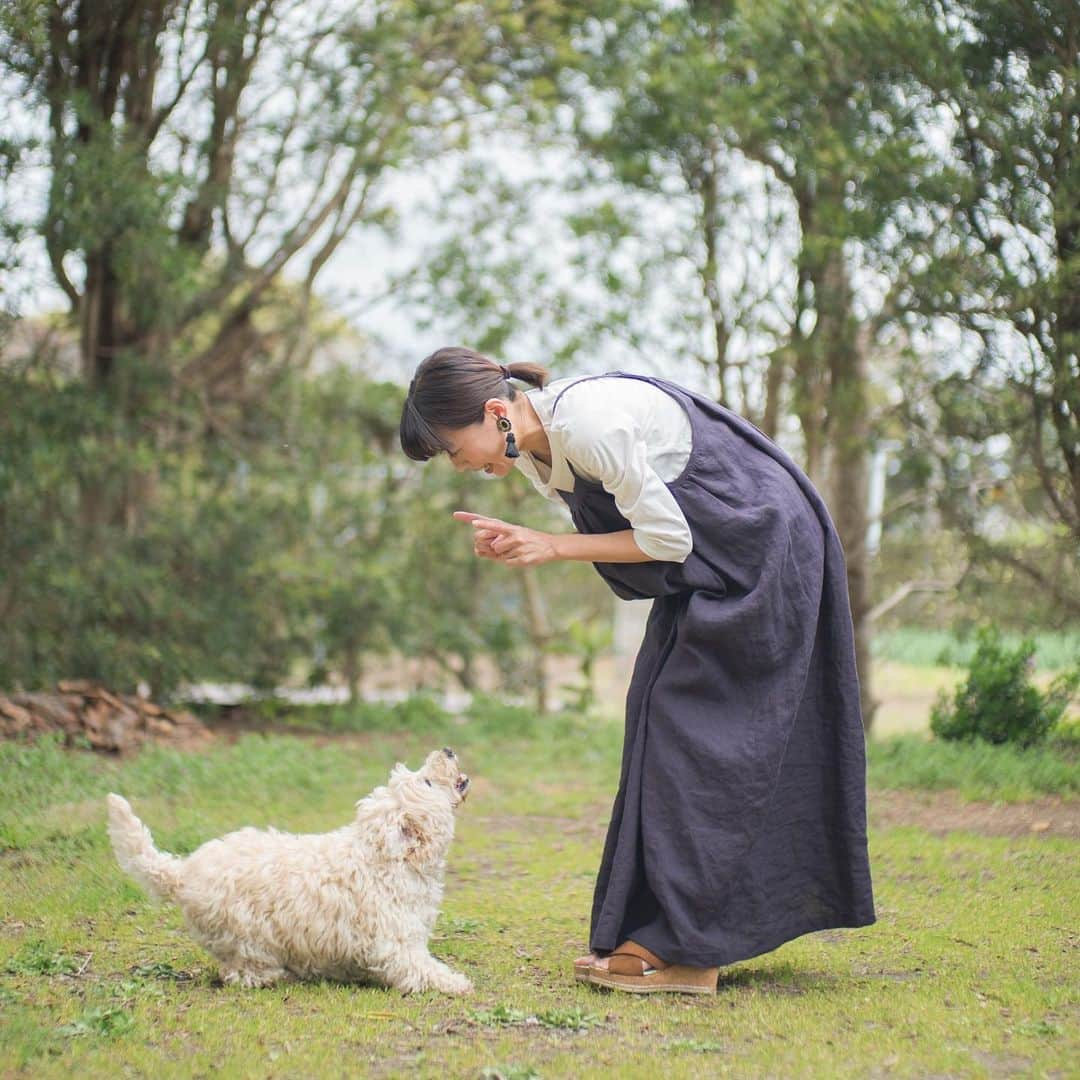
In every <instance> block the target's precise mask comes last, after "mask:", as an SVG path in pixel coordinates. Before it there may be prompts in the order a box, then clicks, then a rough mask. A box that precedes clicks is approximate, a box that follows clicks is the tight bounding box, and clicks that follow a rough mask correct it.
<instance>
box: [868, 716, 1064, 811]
mask: <svg viewBox="0 0 1080 1080" xmlns="http://www.w3.org/2000/svg"><path fill="white" fill-rule="evenodd" d="M1078 765H1080V741H1078V740H1077V739H1076V736H1075V734H1074V735H1072V736H1071V737H1070V736H1068V735H1067V734H1064V733H1059V734H1055V735H1054V736H1052V737H1051V738H1050V739H1049V740H1047V742H1045V743H1043V744H1042V745H1040V746H1028V747H1019V746H1013V745H1010V744H1008V743H1004V744H994V743H988V742H983V741H980V740H976V741H970V742H947V741H944V740H942V739H926V738H924V737H923V736H921V735H903V736H897V737H893V738H888V739H871V740H870V742H869V743H868V745H867V775H868V782H869V784H870V786H871V787H880V788H923V789H927V790H931V791H942V790H946V789H950V790H956V791H959V793H960V794H961V795H962V796H963V797H964V798H966V799H992V800H1001V801H1004V802H1014V801H1018V800H1023V799H1031V798H1035V797H1037V796H1040V795H1060V796H1063V797H1065V798H1072V797H1075V796H1077V795H1080V768H1078Z"/></svg>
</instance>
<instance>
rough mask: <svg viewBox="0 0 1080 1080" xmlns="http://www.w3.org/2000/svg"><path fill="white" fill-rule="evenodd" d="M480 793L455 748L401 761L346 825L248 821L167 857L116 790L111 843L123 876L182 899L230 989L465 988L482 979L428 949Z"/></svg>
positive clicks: (188, 917) (111, 803)
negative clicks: (457, 825) (453, 858)
mask: <svg viewBox="0 0 1080 1080" xmlns="http://www.w3.org/2000/svg"><path fill="white" fill-rule="evenodd" d="M468 790H469V778H468V777H467V776H465V775H464V774H463V773H462V772H461V769H460V768H459V766H458V761H457V757H456V756H455V754H454V751H453V750H451V749H450V748H449V747H446V748H445V749H443V750H436V751H433V752H432V753H431V754H429V755H428V757H427V760H426V761H425V762H424V765H423V766H422V767H421V768H420V769H418V770H417V771H416V772H411V771H410V770H409V769H407V768H406V767H405V766H404V765H402V764H401V763H400V762H399V763H398V764H397V765H395V766H394V769H393V771H392V772H391V774H390V780H389V783H388V784H387V785H386V786H380V787H377V788H376V789H375V790H374V791H373V792H372V793H371V794H370V795H368V796H367V797H366V798H363V799H361V800H360V801H359V802H358V803H357V804H356V818H355V820H354V821H353V822H352V823H351V824H349V825H345V826H344V827H342V828H340V829H336V830H334V831H333V832H329V833H318V834H312V835H301V836H297V835H293V834H291V833H284V832H278V831H277V830H276V829H266V830H262V829H254V828H246V829H240V830H239V831H238V832H233V833H229V834H228V835H227V836H223V837H222V838H221V839H220V840H210V841H208V842H207V843H205V844H203V845H202V847H200V848H199V849H198V850H197V851H194V852H192V854H190V855H189V856H188V857H187V858H183V859H182V858H178V857H177V856H175V855H168V854H165V853H164V852H160V851H158V850H157V849H156V848H155V847H154V842H153V839H152V838H151V836H150V831H149V829H147V828H146V826H145V825H143V823H142V822H141V821H139V819H138V818H137V817H136V816H135V815H134V813H132V810H131V807H130V806H129V805H128V803H127V800H125V799H123V798H121V797H120V796H119V795H110V796H109V797H108V804H109V837H110V839H111V840H112V844H113V848H114V850H115V851H116V857H117V859H118V860H119V862H120V865H121V867H123V869H124V870H126V871H127V872H128V873H129V874H130V875H131V876H132V877H133V878H135V880H136V881H138V882H139V883H140V884H141V885H142V886H143V887H144V888H145V889H146V890H147V891H148V892H150V893H151V894H152V895H153V896H156V897H158V898H167V899H169V900H173V901H175V902H176V903H177V904H178V905H179V906H180V908H181V910H182V911H183V913H184V918H185V920H186V922H187V925H188V928H189V930H190V931H191V933H192V935H193V936H194V937H195V939H196V940H197V941H198V942H199V943H200V944H201V945H203V946H204V947H205V948H206V949H208V950H209V951H210V952H211V953H213V955H214V956H215V957H217V959H218V960H219V961H220V963H221V966H222V978H223V979H224V981H225V982H227V983H239V984H240V985H242V986H267V985H269V984H271V983H274V982H277V981H279V980H282V979H298V978H309V977H324V978H329V979H338V980H341V981H353V980H369V981H374V982H377V983H380V984H383V985H386V986H392V987H394V988H395V989H398V990H401V991H403V992H405V993H409V992H411V991H414V990H427V989H432V990H441V991H443V992H445V993H450V994H461V993H466V992H467V991H469V990H471V989H472V984H471V983H470V982H469V980H468V979H467V978H466V977H465V976H464V975H461V974H458V973H457V972H455V971H452V970H451V969H450V968H448V967H447V966H446V965H445V964H444V963H442V962H441V961H440V960H436V959H435V958H434V957H433V956H431V955H430V953H429V952H428V947H427V946H428V938H429V937H430V935H431V930H432V927H433V926H434V925H435V920H436V918H437V917H438V914H439V905H440V904H441V902H442V894H443V882H442V876H443V868H444V866H445V865H446V853H447V850H448V848H449V846H450V841H451V840H452V839H453V836H454V811H455V810H456V809H457V807H458V806H460V805H461V803H462V802H464V800H465V796H466V794H467V793H468Z"/></svg>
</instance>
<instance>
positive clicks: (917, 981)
mask: <svg viewBox="0 0 1080 1080" xmlns="http://www.w3.org/2000/svg"><path fill="white" fill-rule="evenodd" d="M401 715H403V716H406V715H412V716H413V717H414V718H415V723H414V724H413V725H412V727H411V729H410V730H409V731H408V732H407V733H400V732H394V731H393V730H380V731H369V732H347V731H346V732H340V731H338V732H335V733H334V734H321V735H313V734H294V733H290V732H287V731H277V732H275V733H272V734H269V735H266V734H251V733H247V734H235V733H233V734H230V735H228V736H226V735H221V736H219V737H218V739H217V740H216V741H215V744H214V745H213V747H212V748H211V749H209V750H206V751H201V752H189V753H184V752H179V751H175V750H166V749H161V748H150V749H147V750H145V751H143V752H142V753H141V754H139V755H138V756H136V757H133V758H131V759H129V760H125V761H117V760H112V759H106V758H102V757H100V756H96V755H93V754H90V753H88V752H79V751H74V752H73V751H63V750H60V749H59V748H57V747H55V746H53V745H51V744H49V743H48V742H46V743H44V744H41V745H39V746H37V747H35V748H24V747H14V746H11V745H7V746H0V785H2V786H3V790H4V792H5V796H6V797H5V799H4V801H3V807H2V808H0V875H2V882H3V897H4V903H3V908H2V913H0V1074H2V1075H27V1076H31V1075H32V1076H34V1077H39V1076H44V1077H47V1076H71V1075H78V1076H88V1077H94V1076H101V1077H106V1076H107V1077H116V1076H126V1075H130V1076H141V1075H147V1074H158V1075H162V1074H165V1075H175V1074H182V1075H195V1076H200V1075H209V1074H210V1073H214V1074H220V1075H223V1076H226V1077H228V1076H260V1077H264V1076H275V1077H276V1076H312V1075H320V1076H358V1075H359V1076H375V1077H378V1076H410V1077H411V1076H421V1077H447V1076H450V1077H458V1076H467V1077H481V1076H488V1077H495V1076H502V1077H508V1078H509V1077H527V1076H542V1077H591V1076H597V1077H599V1076H611V1075H617V1076H620V1077H650V1078H651V1077H655V1076H657V1075H660V1074H663V1075H665V1076H671V1077H697V1076H703V1075H713V1074H721V1075H731V1076H737V1077H747V1076H763V1077H764V1076H776V1077H789V1076H797V1075H814V1076H827V1077H834V1076H858V1077H863V1076H875V1075H879V1076H928V1075H936V1076H961V1077H968V1076H971V1077H982V1076H987V1077H991V1076H992V1077H996V1076H1004V1075H1010V1074H1015V1075H1023V1076H1067V1075H1072V1076H1075V1075H1077V1073H1076V1062H1077V1061H1078V1060H1080V1044H1078V1040H1077V1028H1078V1019H1080V994H1078V990H1077V984H1078V980H1077V964H1076V959H1077V946H1078V944H1080V935H1078V931H1077V927H1080V899H1078V890H1077V887H1076V886H1077V880H1076V860H1077V855H1078V853H1080V852H1078V841H1077V840H1076V839H1075V838H1074V837H1072V836H1061V835H1053V834H1050V833H1047V832H1032V833H1030V834H1025V835H1020V836H1015V837H1009V836H995V835H984V834H983V833H982V832H979V831H957V832H947V833H945V834H944V835H936V834H935V833H934V832H931V831H927V830H926V829H923V828H920V827H916V826H913V825H908V824H904V823H902V822H900V823H897V822H896V817H895V814H890V816H889V824H888V827H885V826H884V825H880V826H879V825H878V823H877V822H876V821H875V811H874V801H873V798H874V796H873V791H872V794H871V856H872V867H873V872H874V881H875V888H876V897H877V905H878V917H879V921H878V922H877V924H876V925H874V926H872V927H869V928H864V929H861V930H850V931H844V930H839V931H826V932H822V933H819V934H814V935H809V936H807V937H804V938H801V939H799V940H797V941H795V942H791V943H789V944H787V945H785V946H783V947H782V948H780V949H778V950H777V951H775V952H773V953H771V954H769V955H766V956H762V957H758V958H756V959H754V960H751V961H747V962H745V963H741V964H736V965H733V966H732V967H730V968H727V969H725V970H724V971H723V972H722V973H721V980H720V985H719V992H718V993H717V994H716V995H715V996H714V997H697V998H694V997H682V996H671V997H641V998H638V997H633V996H630V995H622V994H616V993H612V992H607V991H599V990H595V989H592V988H590V987H587V986H584V985H579V984H576V983H575V982H574V981H573V978H572V974H571V969H570V963H571V960H572V958H573V957H574V956H576V955H578V954H579V953H581V952H584V951H585V946H586V933H587V918H588V910H589V904H590V899H591V894H592V885H593V876H594V874H595V870H596V865H597V862H598V860H599V856H600V850H601V845H602V841H603V835H604V827H605V823H606V820H607V815H608V811H609V807H610V800H611V796H612V793H613V791H614V786H615V783H616V779H617V773H618V758H619V745H620V738H621V731H620V726H619V724H618V723H616V722H613V721H611V720H602V719H601V720H598V719H592V720H589V721H584V720H581V719H579V718H571V717H556V718H553V719H551V720H548V721H544V722H539V721H536V720H535V719H534V718H531V717H528V716H522V715H521V714H518V718H517V720H516V722H510V720H508V719H507V717H506V716H504V717H502V718H496V719H494V720H492V719H491V718H488V719H487V720H483V719H470V718H468V717H465V718H446V717H442V716H440V715H439V714H437V713H434V712H430V713H425V712H424V711H423V710H420V712H418V713H417V712H414V713H412V714H408V713H402V714H401ZM511 719H512V718H511ZM383 726H384V727H387V728H390V727H392V725H391V724H388V723H387V724H384V725H383ZM508 729H509V730H510V731H512V732H513V734H505V732H506V731H507V730H508ZM500 731H502V732H504V734H500V733H499V732H500ZM444 744H449V745H452V746H453V747H454V748H455V749H456V750H457V751H458V753H459V754H460V755H461V758H462V763H463V766H464V767H465V769H466V770H467V771H468V772H469V773H470V775H472V776H473V778H474V787H473V790H472V793H471V794H470V797H469V800H468V802H467V803H466V804H465V806H464V807H463V809H462V811H461V813H460V818H459V827H458V835H457V839H456V841H455V844H454V847H453V848H452V850H451V854H450V863H449V869H448V874H447V887H446V901H445V904H444V908H443V914H442V917H441V919H440V922H439V924H438V928H437V936H436V939H435V940H434V941H433V942H432V951H433V952H434V953H435V954H436V955H438V956H440V957H442V958H443V959H445V960H446V961H447V962H448V963H450V964H451V965H452V966H454V967H456V968H458V969H460V970H462V971H464V972H466V973H467V974H468V975H469V976H470V978H471V979H472V980H473V982H474V983H475V986H476V989H475V992H474V993H473V994H472V995H470V996H468V997H463V998H448V997H440V996H438V995H434V994H422V995H418V996H415V997H411V998H407V997H402V996H400V995H399V994H397V993H395V992H392V991H387V990H383V989H379V988H373V987H356V986H339V985H333V984H328V983H317V984H305V985H291V986H287V987H280V988H271V989H266V990H254V991H252V990H247V991H244V990H237V989H234V988H226V987H223V986H221V985H219V984H218V983H217V981H216V966H215V963H214V961H213V960H212V959H211V958H210V957H208V956H207V955H206V954H205V953H203V952H202V951H201V950H200V949H199V948H198V947H196V946H195V945H194V944H193V943H191V942H190V941H189V939H188V938H187V937H186V936H185V934H184V932H183V929H182V926H181V921H180V918H179V915H178V913H177V911H176V910H175V909H174V908H171V907H168V906H164V907H159V906H155V905H154V904H152V903H151V902H150V901H148V900H147V899H146V898H145V897H144V896H143V894H142V893H141V892H140V891H139V890H138V888H137V887H136V886H135V885H134V884H132V883H130V882H129V881H127V880H126V879H125V878H124V877H123V875H122V874H121V873H120V871H119V870H118V868H117V867H116V865H115V863H114V861H113V858H112V854H111V851H110V849H109V847H108V842H107V839H106V836H105V830H104V800H103V796H104V794H105V793H106V792H107V791H109V790H117V791H120V792H122V793H123V794H125V795H126V796H128V797H129V798H130V799H131V800H132V801H133V803H134V805H135V809H136V811H137V813H139V814H140V816H141V817H142V818H143V819H144V820H145V821H146V822H147V824H148V825H150V827H151V828H152V830H153V831H154V835H155V839H156V840H157V842H158V844H159V846H160V847H162V848H164V849H167V850H171V851H175V852H180V853H182V852H186V851H190V850H192V849H194V848H195V847H196V846H197V845H198V844H200V843H201V842H202V841H203V840H206V839H209V838H210V837H212V836H215V835H217V834H219V833H221V832H224V831H227V830H229V829H231V828H235V827H238V826H240V825H243V824H255V825H261V824H274V825H277V826H279V827H282V828H287V829H290V830H293V831H298V832H303V831H321V830H324V829H328V828H332V827H336V826H337V825H340V824H342V823H343V822H344V821H345V820H346V819H347V818H348V816H349V814H350V812H351V808H352V805H353V803H354V802H355V800H356V799H357V798H359V797H360V796H361V795H363V794H366V792H367V791H369V790H370V789H371V788H372V787H373V786H374V785H375V784H377V783H380V782H382V781H383V780H384V779H385V777H386V774H387V772H388V770H389V768H390V766H391V765H392V764H393V763H394V761H396V760H403V761H406V762H407V763H409V764H410V765H412V766H415V765H417V764H419V762H420V759H421V758H422V756H423V754H424V753H425V752H426V751H428V750H429V749H432V748H434V747H437V746H441V745H444ZM874 776H875V773H874V771H873V770H872V778H873V777H874ZM873 783H875V784H877V785H879V786H884V785H885V784H887V783H888V779H887V777H885V778H879V779H874V780H873ZM875 790H876V789H875ZM890 794H891V795H895V793H890ZM1070 805H1075V803H1071V804H1070Z"/></svg>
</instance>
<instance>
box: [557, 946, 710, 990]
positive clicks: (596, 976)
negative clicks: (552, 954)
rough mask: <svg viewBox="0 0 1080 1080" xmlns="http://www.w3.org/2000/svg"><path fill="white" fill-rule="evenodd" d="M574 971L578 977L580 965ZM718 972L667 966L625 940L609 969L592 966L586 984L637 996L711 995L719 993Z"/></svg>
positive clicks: (611, 958) (707, 968)
mask: <svg viewBox="0 0 1080 1080" xmlns="http://www.w3.org/2000/svg"><path fill="white" fill-rule="evenodd" d="M574 971H575V974H576V973H577V971H578V966H577V965H575V967H574ZM719 972H720V968H719V967H690V966H689V965H688V964H668V963H666V962H665V961H663V960H661V959H660V957H659V956H657V955H656V954H655V953H652V952H650V951H649V950H648V949H646V948H645V946H644V945H639V944H638V943H637V942H636V941H625V942H623V944H622V945H620V946H619V947H618V948H617V949H616V950H615V951H614V952H613V953H611V955H610V956H609V957H608V966H607V970H604V968H598V967H592V966H589V967H588V968H586V972H585V975H584V981H585V982H590V983H592V984H593V985H594V986H606V987H610V988H611V989H613V990H629V991H630V992H631V993H635V994H652V993H656V992H658V991H661V990H668V991H672V992H674V993H680V994H712V993H715V992H716V978H717V975H718V974H719Z"/></svg>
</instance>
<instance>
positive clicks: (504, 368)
mask: <svg viewBox="0 0 1080 1080" xmlns="http://www.w3.org/2000/svg"><path fill="white" fill-rule="evenodd" d="M499 370H500V371H501V372H502V377H503V378H504V379H512V378H513V377H514V376H513V374H512V373H511V371H510V369H509V368H508V367H507V366H506V365H505V364H500V365H499Z"/></svg>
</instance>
